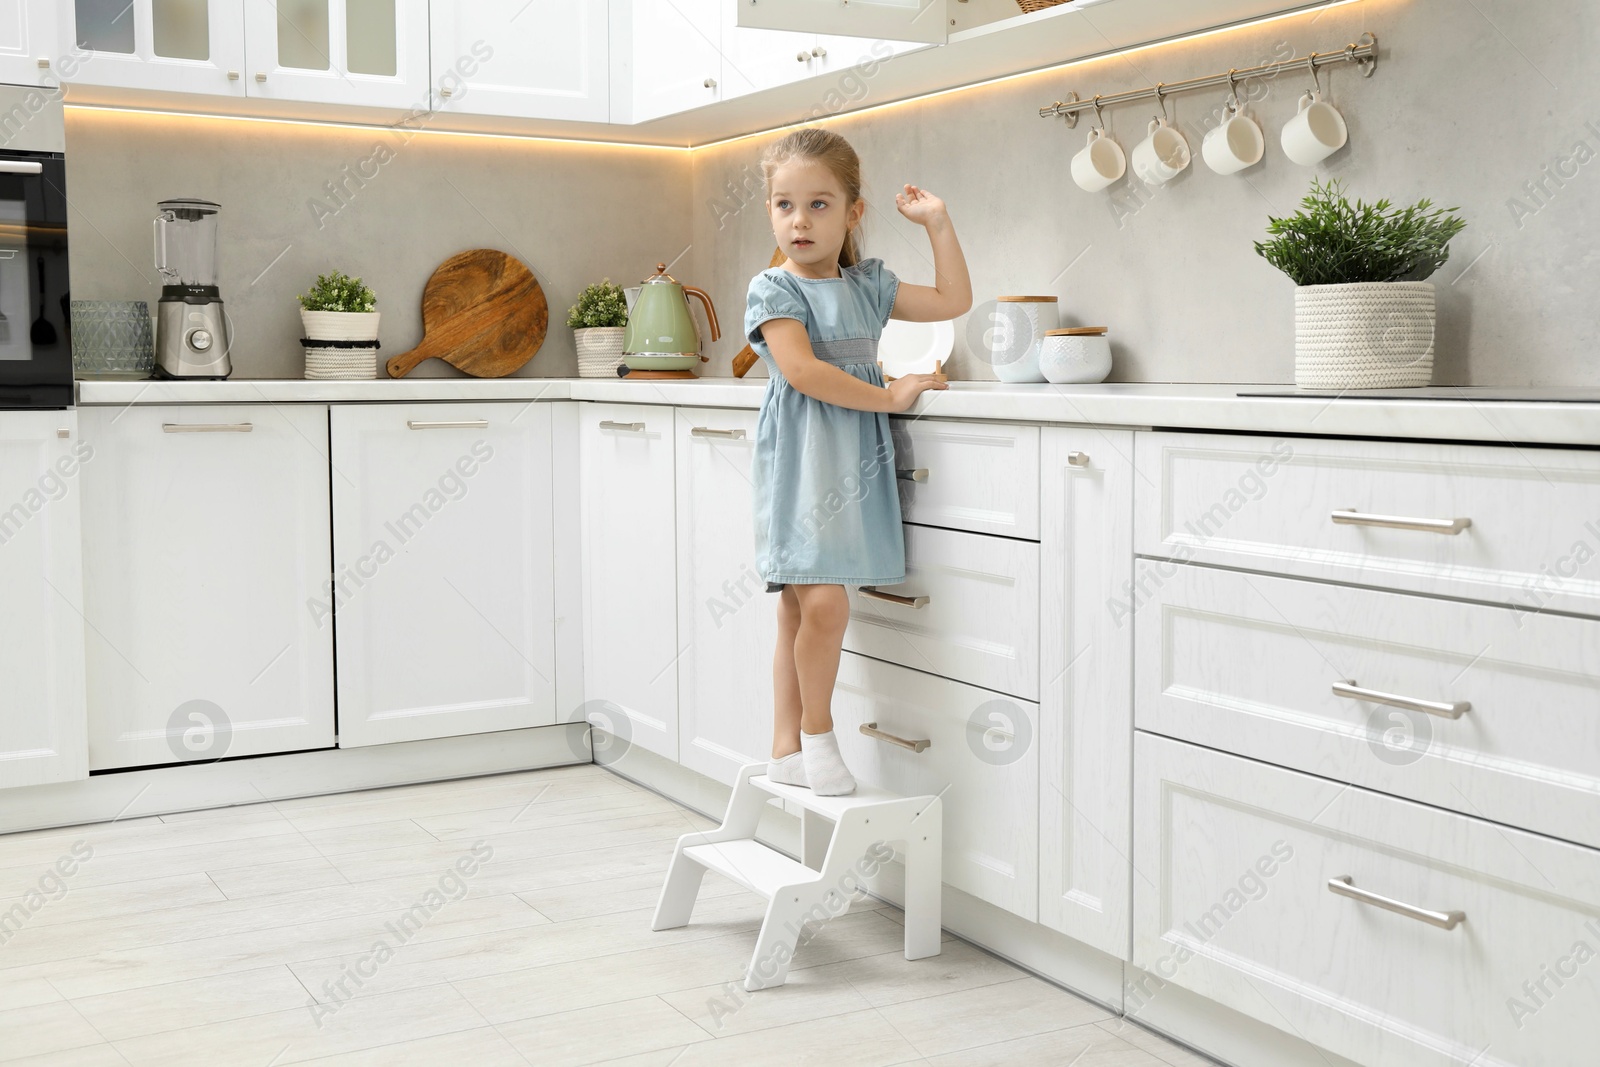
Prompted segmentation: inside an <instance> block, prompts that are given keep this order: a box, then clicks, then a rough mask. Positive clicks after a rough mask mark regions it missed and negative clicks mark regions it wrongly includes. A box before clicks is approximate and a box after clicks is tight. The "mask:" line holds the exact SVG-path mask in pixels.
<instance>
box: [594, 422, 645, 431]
mask: <svg viewBox="0 0 1600 1067" xmlns="http://www.w3.org/2000/svg"><path fill="white" fill-rule="evenodd" d="M600 428H601V429H602V430H628V431H631V432H633V433H644V423H642V422H616V421H614V420H612V419H601V420H600Z"/></svg>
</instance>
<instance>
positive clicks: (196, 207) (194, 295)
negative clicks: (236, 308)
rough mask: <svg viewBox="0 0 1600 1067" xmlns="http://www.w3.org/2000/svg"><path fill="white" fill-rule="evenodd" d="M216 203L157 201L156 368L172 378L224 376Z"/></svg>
mask: <svg viewBox="0 0 1600 1067" xmlns="http://www.w3.org/2000/svg"><path fill="white" fill-rule="evenodd" d="M220 210H221V205H220V204H215V203H212V202H211V201H210V200H195V199H189V198H181V199H175V200H163V201H161V202H160V203H159V204H157V205H156V212H157V214H156V218H155V221H154V223H153V224H152V225H153V227H154V233H155V260H156V264H155V265H156V270H158V271H160V272H161V282H162V285H161V303H160V304H159V305H158V308H157V314H156V372H157V374H158V375H160V376H162V377H173V378H226V377H227V376H228V375H229V374H230V373H231V371H232V367H231V365H230V362H229V359H228V349H229V348H230V347H231V342H232V337H231V336H230V332H229V328H228V322H227V317H226V315H225V314H224V312H223V308H222V296H221V295H220V294H219V293H218V291H217V213H218V211H220Z"/></svg>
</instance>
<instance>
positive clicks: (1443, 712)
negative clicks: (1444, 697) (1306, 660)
mask: <svg viewBox="0 0 1600 1067" xmlns="http://www.w3.org/2000/svg"><path fill="white" fill-rule="evenodd" d="M1333 695H1334V696H1336V697H1345V698H1347V699H1349V700H1366V701H1370V702H1372V703H1374V704H1387V705H1389V706H1390V707H1391V708H1404V709H1406V710H1407V711H1425V712H1427V713H1428V714H1429V715H1437V716H1439V717H1440V718H1441V719H1459V718H1461V716H1463V715H1465V714H1466V713H1467V712H1469V711H1471V710H1472V701H1470V700H1456V701H1452V702H1450V703H1445V702H1444V701H1441V700H1419V699H1418V698H1417V697H1406V696H1399V695H1397V694H1395V693H1380V692H1379V691H1378V690H1376V689H1363V688H1361V687H1360V686H1359V685H1357V684H1356V683H1355V682H1354V681H1349V682H1334V683H1333Z"/></svg>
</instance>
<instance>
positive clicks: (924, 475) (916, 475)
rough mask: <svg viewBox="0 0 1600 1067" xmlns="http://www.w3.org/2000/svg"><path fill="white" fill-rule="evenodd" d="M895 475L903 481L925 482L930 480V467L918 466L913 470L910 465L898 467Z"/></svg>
mask: <svg viewBox="0 0 1600 1067" xmlns="http://www.w3.org/2000/svg"><path fill="white" fill-rule="evenodd" d="M894 476H895V477H896V478H899V479H900V480H901V481H903V482H925V481H927V480H928V468H927V467H918V468H916V469H915V470H912V469H911V468H909V467H899V468H896V470H895V472H894Z"/></svg>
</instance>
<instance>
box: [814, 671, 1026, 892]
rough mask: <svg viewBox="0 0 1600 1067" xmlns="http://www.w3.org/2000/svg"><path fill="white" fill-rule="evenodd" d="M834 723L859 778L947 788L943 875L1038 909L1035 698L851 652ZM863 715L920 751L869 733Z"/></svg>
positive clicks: (936, 790)
mask: <svg viewBox="0 0 1600 1067" xmlns="http://www.w3.org/2000/svg"><path fill="white" fill-rule="evenodd" d="M833 721H834V727H833V728H834V732H835V733H836V734H837V735H838V737H839V748H840V750H841V751H842V752H843V753H844V759H845V763H846V765H847V766H849V768H850V771H851V773H852V774H854V775H855V777H856V780H857V781H858V782H863V783H866V784H868V785H875V786H881V787H882V788H884V789H888V790H891V791H893V792H896V793H901V794H903V795H906V796H917V795H922V794H940V795H942V796H943V797H944V881H945V884H946V885H949V886H953V887H954V888H956V889H960V890H962V891H964V892H967V893H971V894H972V895H973V896H975V897H978V898H979V899H980V900H986V901H988V902H989V903H991V904H994V905H996V906H997V907H1001V908H1004V909H1005V910H1007V911H1009V912H1013V913H1015V914H1017V915H1020V916H1022V917H1023V918H1024V919H1027V920H1029V921H1030V922H1031V921H1035V920H1036V919H1037V916H1038V911H1039V906H1038V905H1039V879H1038V850H1039V764H1038V754H1037V752H1036V751H1035V746H1034V745H1033V740H1034V738H1035V737H1037V736H1038V728H1039V706H1038V705H1037V704H1034V703H1031V702H1029V701H1022V700H1011V699H1008V698H1006V697H997V696H996V695H995V694H993V693H990V692H987V691H985V690H982V689H975V688H973V687H972V686H968V685H962V684H961V683H959V682H948V681H945V680H943V679H940V678H934V677H931V676H930V675H926V674H921V673H919V672H917V671H911V670H907V669H906V668H904V667H899V666H896V665H894V664H890V663H880V662H878V661H877V660H872V659H867V658H865V657H863V656H857V655H855V654H853V653H850V652H846V653H844V654H843V655H842V656H841V657H840V662H839V680H838V683H837V684H836V685H835V687H834V693H833ZM863 723H877V727H878V729H879V730H881V731H883V732H885V733H888V734H892V735H894V736H896V737H899V738H903V739H906V740H913V741H915V740H926V741H927V742H928V746H927V747H926V748H925V749H923V750H922V751H921V752H914V751H912V750H911V749H909V748H902V747H900V746H899V745H896V744H893V743H891V742H888V741H884V740H879V739H878V738H875V737H868V736H866V735H865V734H862V733H861V731H860V727H861V724H863Z"/></svg>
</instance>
